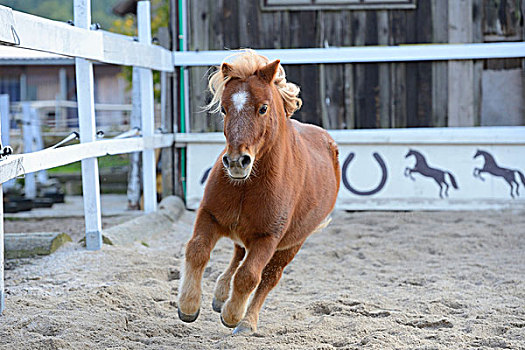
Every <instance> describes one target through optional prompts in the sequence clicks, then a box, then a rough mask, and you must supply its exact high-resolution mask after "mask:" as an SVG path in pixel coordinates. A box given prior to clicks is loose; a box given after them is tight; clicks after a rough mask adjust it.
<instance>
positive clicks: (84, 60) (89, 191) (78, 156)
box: [0, 0, 174, 313]
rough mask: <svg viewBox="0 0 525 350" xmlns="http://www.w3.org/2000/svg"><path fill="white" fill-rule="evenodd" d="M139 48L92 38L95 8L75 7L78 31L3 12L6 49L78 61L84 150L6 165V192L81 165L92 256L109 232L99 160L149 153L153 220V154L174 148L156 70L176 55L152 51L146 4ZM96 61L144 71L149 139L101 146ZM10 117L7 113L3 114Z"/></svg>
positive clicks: (141, 6) (128, 40) (1, 34)
mask: <svg viewBox="0 0 525 350" xmlns="http://www.w3.org/2000/svg"><path fill="white" fill-rule="evenodd" d="M137 12H138V30H139V41H138V42H137V41H135V39H134V38H132V37H126V36H122V35H116V34H112V33H108V32H105V31H102V30H91V2H90V0H74V17H75V26H71V25H68V24H65V23H61V22H57V21H52V20H48V19H45V18H41V17H37V16H32V15H28V14H25V13H22V12H17V11H13V10H11V9H10V8H8V7H5V6H0V44H5V45H13V46H16V47H21V48H26V49H31V50H38V51H45V52H50V53H53V54H59V55H64V56H69V57H74V58H75V66H76V78H77V79H76V81H77V100H78V112H79V113H78V114H79V129H80V140H81V143H80V144H79V145H74V146H66V147H62V148H57V149H45V150H42V151H38V152H33V153H26V154H20V155H11V156H9V157H7V158H5V159H2V160H1V161H0V199H1V194H2V191H1V184H2V183H4V182H6V181H8V180H10V179H13V178H15V177H17V176H21V175H25V174H28V173H32V172H35V171H39V170H44V169H49V168H52V167H56V166H60V165H64V164H68V163H72V162H76V161H79V160H81V161H82V181H83V189H84V212H85V219H86V246H87V249H90V250H96V249H100V247H101V245H102V232H101V231H102V230H101V217H100V191H99V179H98V164H97V160H96V157H100V156H104V155H107V154H122V153H130V152H137V151H141V152H143V154H144V155H143V157H144V166H143V172H144V176H143V178H144V186H143V187H144V202H145V210H146V212H149V211H153V210H155V208H156V191H155V188H156V186H155V176H154V174H155V164H154V157H153V154H154V153H153V150H154V149H155V148H162V147H169V146H171V145H173V141H174V135H173V134H163V135H160V134H154V131H153V129H154V128H153V125H154V116H153V81H152V73H151V70H152V69H155V70H160V71H164V72H172V71H174V64H173V56H172V53H171V52H170V51H169V50H166V49H164V48H161V47H159V46H154V45H151V19H150V2H149V1H139V2H138V7H137ZM93 61H96V62H102V63H109V64H116V65H127V66H133V67H138V68H140V69H141V81H140V99H141V106H142V108H141V119H142V120H141V122H142V127H141V125H132V127H141V129H142V130H143V131H142V134H143V136H142V137H137V138H129V139H112V140H101V141H97V140H96V136H95V133H96V125H95V106H94V96H93V89H94V82H93V66H92V65H93ZM0 112H1V113H2V114H4V111H0ZM3 251H4V240H3V212H2V207H1V206H0V313H1V312H2V311H3V309H4V288H3V280H4V279H3Z"/></svg>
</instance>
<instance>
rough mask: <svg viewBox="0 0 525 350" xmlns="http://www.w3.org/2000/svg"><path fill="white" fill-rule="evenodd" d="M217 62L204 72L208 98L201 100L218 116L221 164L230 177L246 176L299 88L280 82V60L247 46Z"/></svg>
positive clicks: (282, 77) (289, 111)
mask: <svg viewBox="0 0 525 350" xmlns="http://www.w3.org/2000/svg"><path fill="white" fill-rule="evenodd" d="M236 56H237V58H236V59H235V60H234V61H232V62H231V63H226V62H224V63H222V65H221V66H220V69H219V70H218V71H217V72H215V73H214V74H213V75H212V76H211V77H210V83H209V87H210V90H211V92H212V94H213V99H212V101H211V102H210V104H209V105H208V106H207V109H209V110H212V111H220V112H221V114H222V115H223V117H224V136H225V137H226V150H225V152H224V154H223V157H222V164H223V167H224V169H225V170H226V172H227V174H228V176H229V177H230V178H231V179H232V180H239V181H242V180H246V179H248V177H249V176H250V174H251V173H252V169H253V166H254V164H255V162H256V161H257V160H258V159H261V157H263V155H264V154H265V152H267V151H268V150H269V149H270V148H271V147H272V145H273V144H275V143H276V140H278V139H279V135H280V132H283V131H284V125H285V123H286V118H287V117H289V116H291V115H292V114H293V112H294V111H295V110H297V109H298V108H299V107H300V106H301V100H300V99H299V98H298V97H297V95H298V93H299V88H298V87H297V86H296V85H295V84H293V83H289V82H286V79H285V76H286V75H285V73H284V69H283V68H282V66H281V65H280V61H279V60H276V61H273V62H269V60H268V59H267V58H266V57H264V56H261V55H258V54H256V53H255V52H254V51H252V50H246V51H244V52H241V53H240V54H237V55H236Z"/></svg>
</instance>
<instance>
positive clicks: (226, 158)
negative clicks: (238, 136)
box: [222, 154, 230, 169]
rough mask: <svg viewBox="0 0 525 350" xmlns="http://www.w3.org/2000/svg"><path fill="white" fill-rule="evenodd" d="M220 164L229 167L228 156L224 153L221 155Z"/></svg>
mask: <svg viewBox="0 0 525 350" xmlns="http://www.w3.org/2000/svg"><path fill="white" fill-rule="evenodd" d="M222 164H223V165H224V167H225V168H226V169H229V168H230V157H228V155H227V154H225V155H224V156H222Z"/></svg>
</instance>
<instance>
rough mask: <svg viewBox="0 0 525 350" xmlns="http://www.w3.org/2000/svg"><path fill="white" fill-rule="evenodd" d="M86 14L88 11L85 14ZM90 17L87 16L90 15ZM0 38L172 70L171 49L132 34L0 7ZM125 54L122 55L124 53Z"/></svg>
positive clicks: (66, 53)
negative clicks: (85, 26) (113, 31)
mask: <svg viewBox="0 0 525 350" xmlns="http://www.w3.org/2000/svg"><path fill="white" fill-rule="evenodd" d="M89 15H90V14H89ZM90 16H91V15H90ZM0 19H2V20H3V21H4V22H3V23H2V25H1V26H0V41H3V42H4V43H7V44H10V45H14V46H17V47H21V48H25V49H32V50H37V51H44V52H49V53H53V54H57V55H64V56H69V57H77V58H84V59H88V60H92V61H97V62H102V63H111V64H117V65H123V66H135V67H143V68H149V69H155V70H160V71H165V72H172V71H173V61H172V57H171V52H170V51H169V50H166V49H164V48H162V47H160V46H152V45H151V44H150V43H144V42H137V41H135V39H134V38H133V37H129V36H125V35H119V34H114V33H110V32H106V31H104V30H91V29H90V28H89V27H90V26H91V23H89V26H88V28H81V27H79V26H78V23H77V24H76V26H71V25H69V24H67V23H63V22H58V21H53V20H50V19H45V18H42V17H38V16H33V15H29V14H27V13H23V12H18V11H13V10H12V9H11V8H9V7H5V6H0ZM124 53H125V54H124Z"/></svg>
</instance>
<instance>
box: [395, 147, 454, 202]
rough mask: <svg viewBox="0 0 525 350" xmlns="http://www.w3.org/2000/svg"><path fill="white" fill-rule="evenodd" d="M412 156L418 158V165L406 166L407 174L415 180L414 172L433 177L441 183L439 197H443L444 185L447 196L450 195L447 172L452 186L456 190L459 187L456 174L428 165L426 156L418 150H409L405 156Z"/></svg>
mask: <svg viewBox="0 0 525 350" xmlns="http://www.w3.org/2000/svg"><path fill="white" fill-rule="evenodd" d="M410 156H414V157H415V158H416V165H415V166H414V167H413V168H409V167H406V168H405V176H409V177H410V178H411V179H412V180H414V181H415V180H416V179H415V178H414V177H413V176H412V173H419V174H421V175H423V176H426V177H431V178H433V179H434V180H435V181H436V183H437V184H438V185H439V198H443V187H445V196H446V197H448V189H449V187H450V185H449V184H448V183H447V181H446V180H445V174H448V176H449V178H450V183H451V184H452V187H454V188H455V189H456V190H457V189H458V188H459V187H458V184H457V182H456V179H455V178H454V175H452V173H451V172H450V171H447V170H440V169H436V168H431V167H430V166H429V165H428V163H427V161H426V159H425V157H424V156H423V155H422V154H421V153H419V152H418V151H416V150H413V149H410V150H408V152H407V154H406V155H405V158H408V157H410Z"/></svg>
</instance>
